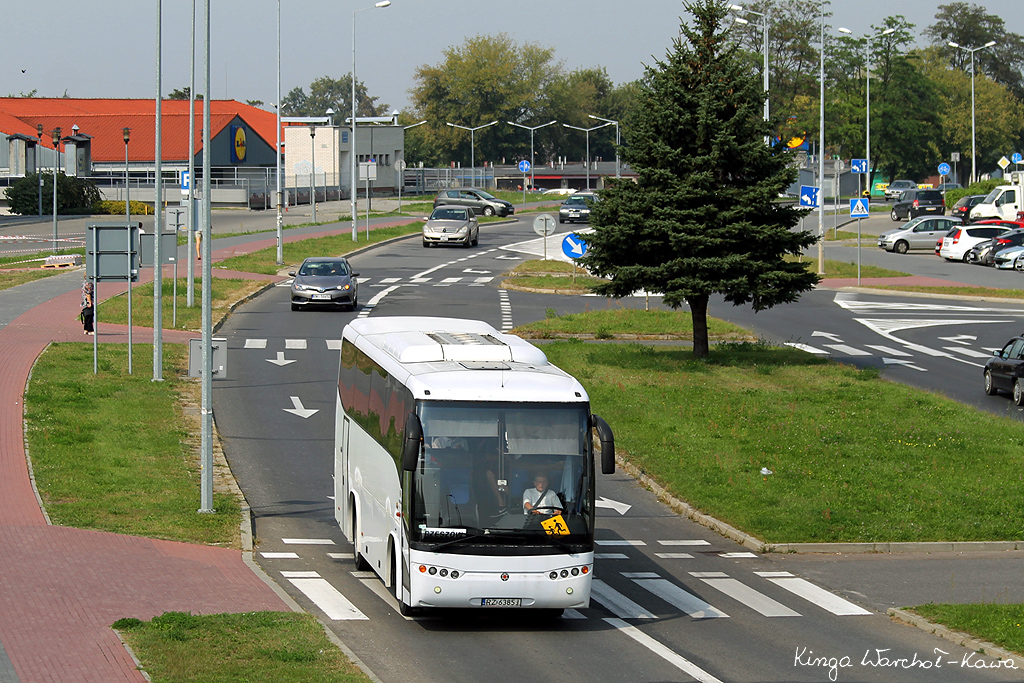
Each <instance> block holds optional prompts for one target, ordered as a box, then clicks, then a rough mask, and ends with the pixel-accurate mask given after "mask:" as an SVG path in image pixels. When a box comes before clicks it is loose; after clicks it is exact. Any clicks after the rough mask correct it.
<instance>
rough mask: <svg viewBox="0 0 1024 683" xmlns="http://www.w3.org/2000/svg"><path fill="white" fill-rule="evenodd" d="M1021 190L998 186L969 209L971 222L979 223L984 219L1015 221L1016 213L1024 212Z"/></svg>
mask: <svg viewBox="0 0 1024 683" xmlns="http://www.w3.org/2000/svg"><path fill="white" fill-rule="evenodd" d="M1022 190H1024V188H1022V187H1021V186H1020V185H1000V186H999V187H997V188H995V189H994V190H992V191H991V192H989V193H988V196H986V197H985V198H984V199H982V200H981V202H979V203H978V204H975V205H974V207H973V208H971V220H972V221H981V220H985V219H986V218H1001V219H1002V220H1007V221H1015V220H1017V213H1018V212H1020V211H1024V197H1022V196H1021V195H1022Z"/></svg>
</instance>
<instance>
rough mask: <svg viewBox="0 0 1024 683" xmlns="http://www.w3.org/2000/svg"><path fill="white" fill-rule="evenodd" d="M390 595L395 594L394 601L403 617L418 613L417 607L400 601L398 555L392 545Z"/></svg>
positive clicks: (400, 587)
mask: <svg viewBox="0 0 1024 683" xmlns="http://www.w3.org/2000/svg"><path fill="white" fill-rule="evenodd" d="M391 595H393V596H395V602H397V603H398V613H399V614H401V615H402V616H403V617H414V616H416V615H417V614H419V613H420V610H418V609H417V608H415V607H411V606H409V605H407V604H405V603H404V602H402V582H401V580H400V579H399V576H398V556H397V555H396V554H395V552H394V547H392V549H391Z"/></svg>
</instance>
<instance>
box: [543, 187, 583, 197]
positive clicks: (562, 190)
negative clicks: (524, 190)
mask: <svg viewBox="0 0 1024 683" xmlns="http://www.w3.org/2000/svg"><path fill="white" fill-rule="evenodd" d="M575 192H576V190H574V189H572V188H571V187H553V188H551V189H550V190H544V192H543V194H558V195H563V196H566V197H568V196H569V195H571V194H574V193H575Z"/></svg>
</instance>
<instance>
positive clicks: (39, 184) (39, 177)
mask: <svg viewBox="0 0 1024 683" xmlns="http://www.w3.org/2000/svg"><path fill="white" fill-rule="evenodd" d="M36 139H38V140H39V142H37V143H36V162H35V171H36V193H37V195H38V198H39V217H40V218H42V217H43V174H42V173H40V172H39V170H40V169H39V156H40V155H39V153H40V152H41V151H42V149H43V124H41V123H37V124H36Z"/></svg>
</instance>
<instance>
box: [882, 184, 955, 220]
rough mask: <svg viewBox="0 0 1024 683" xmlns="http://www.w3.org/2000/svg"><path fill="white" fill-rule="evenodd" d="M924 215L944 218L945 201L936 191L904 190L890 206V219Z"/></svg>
mask: <svg viewBox="0 0 1024 683" xmlns="http://www.w3.org/2000/svg"><path fill="white" fill-rule="evenodd" d="M925 214H935V215H939V216H944V215H945V214H946V201H945V200H944V199H943V198H942V193H941V192H939V191H938V190H920V189H915V190H904V191H903V193H902V194H901V195H900V198H899V199H897V200H896V203H895V204H893V206H892V213H891V214H890V215H891V216H892V219H893V220H894V221H901V220H903V219H904V218H917V217H918V216H922V215H925Z"/></svg>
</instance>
